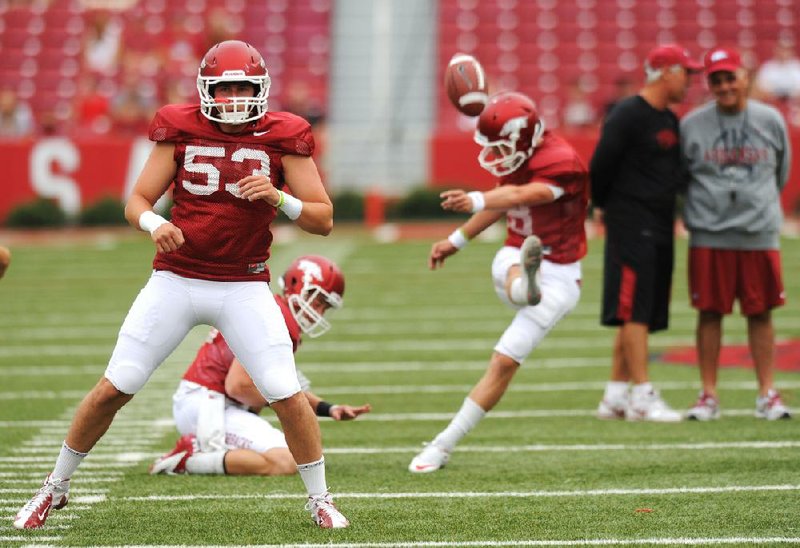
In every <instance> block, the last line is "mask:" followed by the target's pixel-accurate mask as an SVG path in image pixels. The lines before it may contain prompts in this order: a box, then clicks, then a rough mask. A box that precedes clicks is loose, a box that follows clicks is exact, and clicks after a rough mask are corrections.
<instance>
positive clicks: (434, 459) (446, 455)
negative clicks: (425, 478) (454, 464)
mask: <svg viewBox="0 0 800 548" xmlns="http://www.w3.org/2000/svg"><path fill="white" fill-rule="evenodd" d="M449 460H450V452H449V451H445V450H444V449H442V448H441V447H439V446H438V445H434V444H433V443H426V444H425V449H423V450H422V451H420V452H419V453H417V456H416V457H414V458H413V459H411V464H409V465H408V471H409V472H414V473H415V474H428V473H430V472H436V471H437V470H438V469H439V468H442V467H444V465H445V464H447V461H449Z"/></svg>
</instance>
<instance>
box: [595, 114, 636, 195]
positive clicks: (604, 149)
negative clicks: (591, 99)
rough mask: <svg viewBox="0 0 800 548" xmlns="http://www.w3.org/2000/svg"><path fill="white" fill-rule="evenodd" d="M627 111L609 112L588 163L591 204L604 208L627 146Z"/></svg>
mask: <svg viewBox="0 0 800 548" xmlns="http://www.w3.org/2000/svg"><path fill="white" fill-rule="evenodd" d="M627 118H629V116H627V109H625V108H619V106H618V107H617V108H615V109H614V110H612V111H611V113H610V114H609V116H608V118H607V119H606V121H605V123H604V124H603V129H602V131H601V132H600V140H599V141H598V142H597V146H596V147H595V149H594V154H592V160H591V162H590V163H589V177H590V179H591V183H592V202H593V203H594V204H595V205H596V206H599V207H604V206H605V203H606V199H607V198H608V193H609V191H610V190H611V186H612V185H613V184H614V179H615V178H616V176H617V173H618V166H619V163H620V161H621V159H622V156H623V154H624V153H625V149H626V148H627V146H628V127H627V126H628V124H627V123H626V120H627Z"/></svg>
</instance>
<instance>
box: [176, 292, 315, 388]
mask: <svg viewBox="0 0 800 548" xmlns="http://www.w3.org/2000/svg"><path fill="white" fill-rule="evenodd" d="M275 301H276V302H277V303H278V306H280V309H281V312H282V313H283V318H284V319H285V320H286V327H288V328H289V337H290V338H291V339H292V348H293V350H294V351H295V352H297V347H298V346H300V326H299V325H297V322H296V321H295V319H294V316H292V313H291V312H290V311H289V306H288V305H287V304H286V299H284V298H283V297H282V296H280V295H275ZM234 357H235V356H234V355H233V352H232V351H231V349H230V347H229V346H228V343H227V342H225V339H224V338H223V337H222V333H220V332H219V331H217V330H216V329H212V330H211V333H209V335H208V339H206V342H205V343H203V346H201V347H200V350H198V351H197V356H195V358H194V361H193V362H192V364H191V365H190V366H189V368H188V369H187V370H186V372H185V373H184V374H183V379H184V380H187V381H191V382H195V383H197V384H201V385H203V386H205V387H206V388H208V389H210V390H214V391H215V392H220V393H222V394H225V395H227V394H226V393H225V377H226V376H227V375H228V370H229V369H230V368H231V364H232V363H233V359H234ZM298 378H299V379H300V386H301V387H302V388H303V390H307V389H308V385H309V382H308V380H307V379H305V377H303V376H302V374H301V373H300V372H299V371H298ZM229 397H230V396H229Z"/></svg>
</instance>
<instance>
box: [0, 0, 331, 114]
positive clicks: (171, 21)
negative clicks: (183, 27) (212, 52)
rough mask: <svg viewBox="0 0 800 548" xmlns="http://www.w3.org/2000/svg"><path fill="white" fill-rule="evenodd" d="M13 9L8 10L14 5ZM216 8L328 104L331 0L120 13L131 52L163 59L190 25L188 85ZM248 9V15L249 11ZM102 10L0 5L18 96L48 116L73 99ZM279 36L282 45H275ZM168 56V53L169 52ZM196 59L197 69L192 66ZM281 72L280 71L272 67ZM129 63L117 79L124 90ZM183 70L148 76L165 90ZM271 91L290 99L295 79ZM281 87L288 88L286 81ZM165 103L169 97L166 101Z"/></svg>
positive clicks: (55, 0) (68, 3)
mask: <svg viewBox="0 0 800 548" xmlns="http://www.w3.org/2000/svg"><path fill="white" fill-rule="evenodd" d="M9 6H10V7H9ZM215 9H223V10H225V12H226V13H227V14H229V15H232V16H234V17H236V16H241V18H240V22H241V25H242V26H241V29H240V32H239V33H238V36H240V37H242V38H243V39H246V40H248V41H250V42H252V43H253V44H254V45H255V46H256V47H258V48H259V49H260V50H261V51H262V53H263V54H264V56H265V58H266V59H267V63H268V68H269V69H270V70H271V71H272V72H273V74H274V76H278V73H284V74H286V75H287V77H290V78H291V79H292V82H301V83H304V84H305V87H306V88H307V89H308V91H309V94H310V100H311V101H312V102H313V103H314V104H321V105H325V104H327V100H328V66H329V64H330V61H329V58H330V43H329V42H330V14H331V1H330V0H292V1H286V2H272V3H268V2H247V1H246V0H205V1H204V2H198V1H197V0H161V1H158V0H149V1H146V2H139V3H138V4H136V5H135V6H134V7H132V8H130V9H128V10H125V11H121V12H114V14H115V16H117V17H118V18H119V19H120V21H121V23H122V26H123V41H124V44H125V51H126V53H127V54H129V55H130V54H136V55H139V56H145V57H146V56H148V55H150V56H151V57H152V58H153V59H158V58H163V55H164V54H165V53H164V51H162V50H163V49H165V48H166V47H167V46H168V45H170V44H169V42H168V41H169V36H171V34H170V33H171V32H172V31H173V29H172V28H170V26H173V27H174V26H175V25H177V24H178V23H191V24H192V25H193V28H192V29H191V31H192V32H190V33H188V34H187V35H185V36H187V37H188V39H190V40H191V41H192V42H193V43H194V45H195V46H196V47H194V48H193V50H194V51H193V52H192V57H193V58H192V60H191V61H190V62H187V63H184V64H186V65H187V67H186V68H187V70H186V71H184V74H185V76H184V79H185V80H186V82H185V83H186V84H190V85H191V86H193V85H194V84H193V82H194V78H195V76H196V70H197V68H196V64H194V63H199V60H200V56H201V55H202V53H203V52H204V50H205V47H207V45H206V44H205V43H204V38H203V36H204V33H205V32H206V30H207V28H206V27H207V25H208V20H207V17H210V16H211V14H213V13H214V10H215ZM245 10H246V17H245V16H244V12H245ZM95 13H96V12H93V11H91V10H86V9H84V8H83V7H82V6H81V3H80V2H76V1H74V0H50V1H49V2H45V3H36V4H35V5H32V6H26V5H25V4H24V3H13V4H10V5H9V4H6V5H5V6H4V5H3V4H2V3H0V53H2V55H0V76H2V82H3V84H9V83H11V84H12V85H16V86H17V88H18V92H19V93H20V95H21V96H22V97H23V98H25V99H27V100H28V101H29V102H30V103H31V105H32V106H33V107H34V109H35V112H36V113H37V115H42V114H47V113H46V111H47V110H48V109H51V108H52V107H53V105H55V104H56V103H59V102H61V104H63V101H65V100H67V101H68V100H70V99H71V98H72V96H73V95H74V94H75V90H76V89H77V88H78V83H79V81H80V80H81V78H83V75H84V74H85V73H86V72H87V69H86V67H85V66H84V64H83V59H82V40H83V39H85V37H86V35H87V29H88V28H89V27H90V25H91V22H92V18H93V17H94V15H95ZM276 38H277V40H278V43H279V44H283V45H284V46H283V47H282V48H281V47H279V48H275V47H267V46H268V45H269V44H272V45H274V44H275V43H276V42H275V39H276ZM167 54H168V55H169V52H168V53H167ZM189 64H191V66H189ZM273 68H274V69H276V70H273ZM124 71H125V67H124V66H123V67H120V69H119V70H118V71H117V72H116V74H114V75H110V76H112V78H113V80H112V83H113V84H114V86H116V87H118V86H120V85H121V84H122V82H123V80H124V77H125V76H124ZM176 72H178V73H180V72H181V70H177V71H176V70H172V69H170V70H163V67H161V66H156V67H155V72H154V73H153V74H152V76H150V77H149V78H151V79H155V80H156V82H157V83H159V85H160V86H161V87H163V88H166V85H167V83H168V82H167V81H166V80H168V79H172V78H175V74H176ZM277 80H278V78H276V85H275V86H273V88H272V93H271V98H272V100H273V101H274V102H275V103H274V104H278V105H280V104H281V103H282V102H283V101H284V99H285V98H284V97H282V93H283V90H285V89H287V85H288V84H289V83H290V82H288V81H287V82H277ZM281 84H282V85H281ZM159 102H163V100H160V101H159Z"/></svg>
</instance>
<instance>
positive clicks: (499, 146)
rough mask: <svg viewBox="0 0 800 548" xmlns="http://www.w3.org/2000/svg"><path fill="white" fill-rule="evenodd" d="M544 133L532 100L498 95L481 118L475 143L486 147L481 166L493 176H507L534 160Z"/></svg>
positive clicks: (519, 94)
mask: <svg viewBox="0 0 800 548" xmlns="http://www.w3.org/2000/svg"><path fill="white" fill-rule="evenodd" d="M542 133H544V122H543V121H542V120H541V119H540V118H539V113H538V112H537V110H536V105H535V104H534V102H533V101H532V100H531V99H530V97H528V96H527V95H523V94H522V93H517V92H513V91H503V92H500V93H496V94H494V95H492V96H491V97H489V102H488V103H487V104H486V107H485V108H484V109H483V112H481V115H480V116H479V117H478V127H477V129H476V130H475V136H474V139H475V142H476V143H478V144H479V145H481V146H482V147H483V150H481V152H480V154H479V155H478V162H479V163H480V164H481V167H482V168H483V169H485V170H487V171H489V172H490V173H491V174H492V175H496V176H497V177H502V176H503V175H508V174H509V173H512V172H514V171H516V170H517V169H518V168H519V167H520V166H521V165H522V164H523V163H524V162H525V161H526V160H527V159H528V158H530V157H531V155H532V154H533V149H534V148H536V145H537V144H538V142H539V138H540V137H541V136H542Z"/></svg>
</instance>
